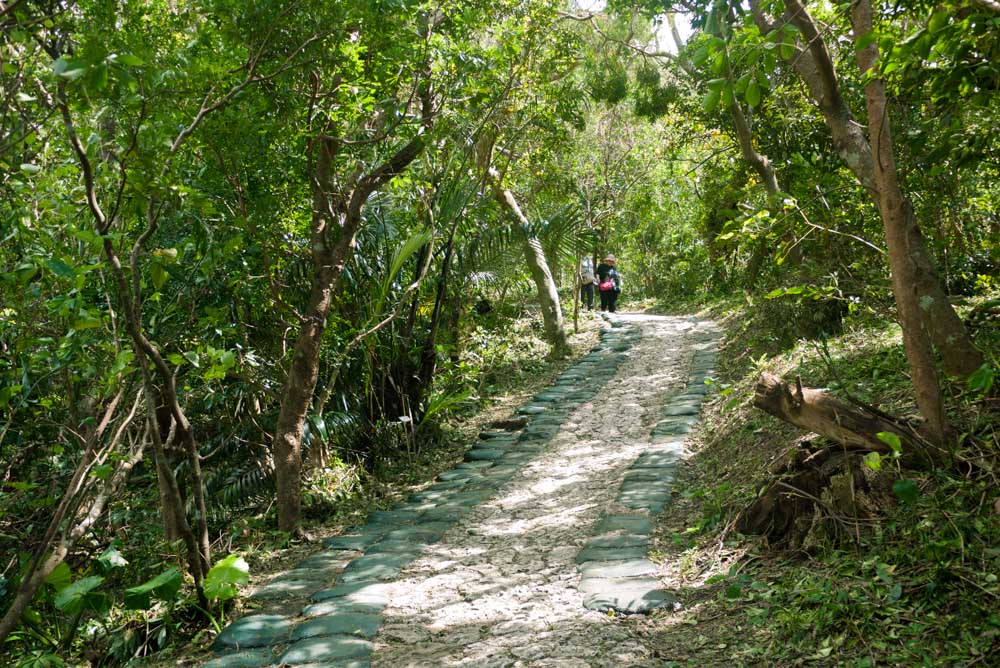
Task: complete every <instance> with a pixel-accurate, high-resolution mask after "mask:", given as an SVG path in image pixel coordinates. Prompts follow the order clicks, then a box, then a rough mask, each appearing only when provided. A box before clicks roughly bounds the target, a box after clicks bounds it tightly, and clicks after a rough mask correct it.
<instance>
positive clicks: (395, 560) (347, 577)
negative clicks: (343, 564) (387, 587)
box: [338, 552, 417, 584]
mask: <svg viewBox="0 0 1000 668" xmlns="http://www.w3.org/2000/svg"><path fill="white" fill-rule="evenodd" d="M416 558H417V553H416V552H409V553H405V554H400V553H395V554H390V553H386V554H366V555H365V556H363V557H358V558H357V559H355V560H354V561H352V562H351V563H350V564H348V565H347V568H345V569H344V572H343V573H341V575H340V577H339V578H338V579H339V581H340V582H343V583H345V584H348V583H351V582H359V581H362V580H391V579H392V578H394V577H396V576H397V575H399V572H400V571H401V570H403V567H405V566H408V565H409V564H410V563H412V562H413V560H414V559H416Z"/></svg>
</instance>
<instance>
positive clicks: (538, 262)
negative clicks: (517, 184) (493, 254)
mask: <svg viewBox="0 0 1000 668" xmlns="http://www.w3.org/2000/svg"><path fill="white" fill-rule="evenodd" d="M488 175H489V179H490V184H491V186H492V187H493V195H494V197H496V200H497V201H498V202H499V203H500V205H501V206H502V207H503V208H504V209H506V210H507V211H508V212H509V213H510V214H511V215H512V216H514V218H515V220H516V221H517V223H518V231H519V237H520V242H521V248H522V250H523V251H524V261H525V263H527V265H528V270H529V271H530V272H531V278H532V279H533V280H534V282H535V288H536V290H537V292H538V301H539V303H540V305H541V308H542V323H543V324H544V326H545V338H546V340H547V341H548V342H549V346H551V349H552V356H553V357H556V358H559V357H565V356H566V354H567V353H569V342H568V340H567V338H566V328H565V325H564V324H563V316H562V308H561V307H560V305H559V292H558V290H556V284H555V281H554V280H553V279H552V272H551V271H550V270H549V263H548V261H547V260H546V259H545V251H544V250H543V249H542V244H541V242H540V241H539V240H538V239H537V238H535V237H532V236H530V235H529V234H528V227H529V226H530V223H529V221H528V219H527V217H526V216H525V215H524V213H523V212H522V211H521V207H520V206H518V204H517V200H516V199H515V198H514V193H512V192H511V191H510V190H508V189H507V188H504V187H503V185H501V183H500V175H499V173H497V171H496V170H495V169H494V168H492V167H491V168H490V169H489V172H488Z"/></svg>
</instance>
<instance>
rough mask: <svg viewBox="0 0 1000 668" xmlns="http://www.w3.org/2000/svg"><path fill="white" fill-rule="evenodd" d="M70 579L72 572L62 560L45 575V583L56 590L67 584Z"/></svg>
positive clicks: (71, 578)
mask: <svg viewBox="0 0 1000 668" xmlns="http://www.w3.org/2000/svg"><path fill="white" fill-rule="evenodd" d="M72 580H73V572H72V571H71V570H70V568H69V565H68V564H67V563H66V562H65V561H63V562H60V564H59V565H58V566H56V567H55V568H53V569H52V572H51V573H49V574H48V576H46V578H45V584H49V585H52V587H53V588H54V589H55V590H56V591H59V590H60V589H64V588H65V587H66V586H68V585H69V583H70V582H71V581H72Z"/></svg>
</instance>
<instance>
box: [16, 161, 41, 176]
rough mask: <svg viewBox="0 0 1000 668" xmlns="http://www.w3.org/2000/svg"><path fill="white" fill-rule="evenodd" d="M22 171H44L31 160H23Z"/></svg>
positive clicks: (30, 172) (32, 172) (34, 172)
mask: <svg viewBox="0 0 1000 668" xmlns="http://www.w3.org/2000/svg"><path fill="white" fill-rule="evenodd" d="M21 171H22V172H25V173H26V174H37V173H38V172H40V171H42V168H41V167H39V166H38V165H32V164H31V163H30V162H22V163H21Z"/></svg>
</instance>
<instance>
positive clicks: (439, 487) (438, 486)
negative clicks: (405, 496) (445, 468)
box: [414, 480, 466, 496]
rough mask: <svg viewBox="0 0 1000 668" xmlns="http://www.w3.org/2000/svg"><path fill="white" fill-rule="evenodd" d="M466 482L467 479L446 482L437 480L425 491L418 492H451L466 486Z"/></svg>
mask: <svg viewBox="0 0 1000 668" xmlns="http://www.w3.org/2000/svg"><path fill="white" fill-rule="evenodd" d="M465 482H466V481H465V480H447V481H445V482H436V483H434V484H433V485H431V486H430V487H428V488H427V489H425V490H424V491H423V492H418V494H433V493H434V492H450V491H452V490H455V489H458V488H460V487H465ZM414 496H416V495H414Z"/></svg>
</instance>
